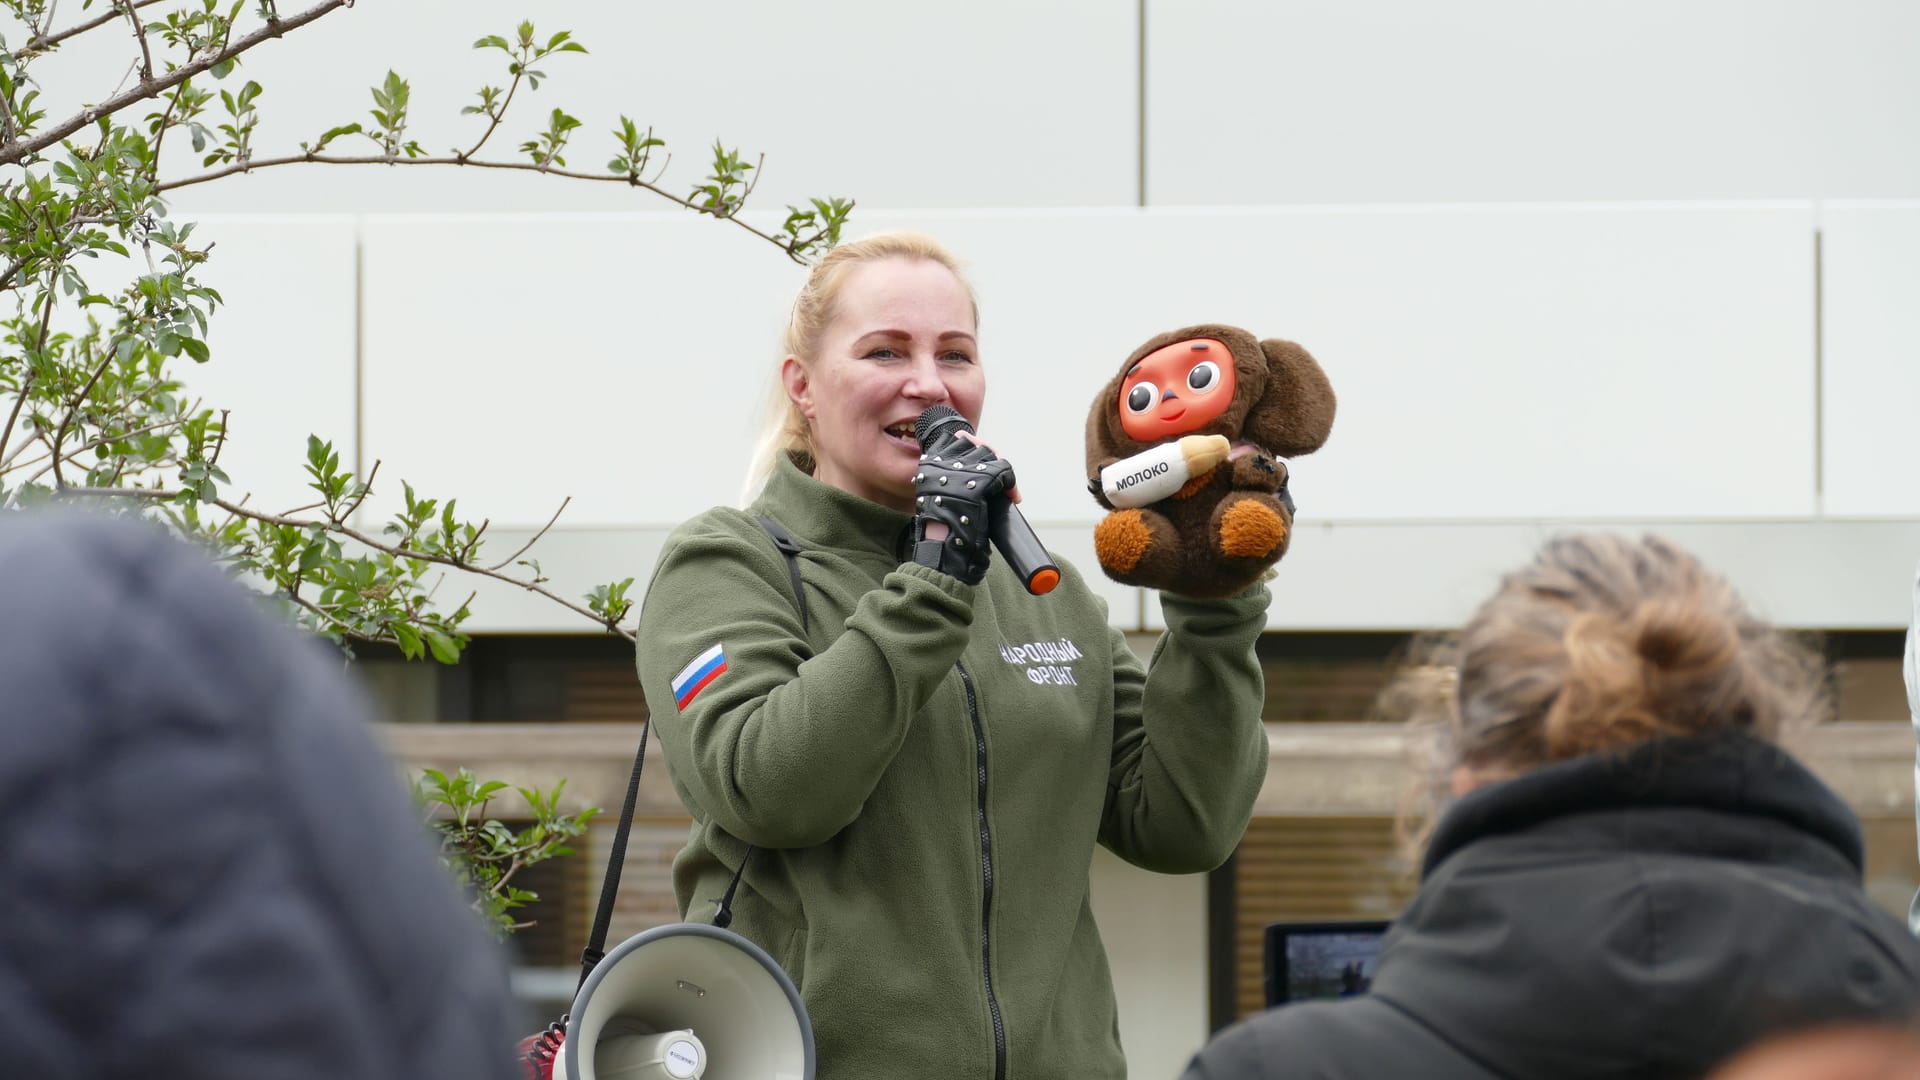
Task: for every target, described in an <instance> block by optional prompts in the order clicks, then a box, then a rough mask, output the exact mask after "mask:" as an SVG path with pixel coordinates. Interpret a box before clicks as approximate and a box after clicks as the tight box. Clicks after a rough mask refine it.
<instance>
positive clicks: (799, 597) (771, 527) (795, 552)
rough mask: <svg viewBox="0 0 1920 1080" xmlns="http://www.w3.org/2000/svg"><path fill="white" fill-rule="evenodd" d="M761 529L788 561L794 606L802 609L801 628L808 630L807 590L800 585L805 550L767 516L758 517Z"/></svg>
mask: <svg viewBox="0 0 1920 1080" xmlns="http://www.w3.org/2000/svg"><path fill="white" fill-rule="evenodd" d="M758 516H759V519H760V527H761V528H763V529H765V530H767V535H768V536H771V537H773V546H774V547H777V548H779V549H780V554H782V555H784V556H786V559H787V576H788V577H789V578H791V579H792V580H793V605H794V606H795V607H797V608H799V609H800V628H801V629H802V630H805V629H807V590H806V589H804V588H802V587H801V585H800V553H801V552H802V551H804V550H806V549H805V548H802V547H801V546H800V542H799V541H797V540H795V539H794V538H793V534H792V533H789V532H788V531H787V530H785V529H783V528H781V527H780V523H779V522H777V521H775V520H773V519H772V518H770V517H768V516H767V515H765V514H760V515H758Z"/></svg>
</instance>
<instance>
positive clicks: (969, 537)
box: [913, 440, 1013, 585]
mask: <svg viewBox="0 0 1920 1080" xmlns="http://www.w3.org/2000/svg"><path fill="white" fill-rule="evenodd" d="M947 449H949V450H958V451H959V453H957V454H956V453H948V454H923V455H921V457H920V469H919V471H918V472H917V473H915V475H914V478H913V490H914V519H913V561H914V562H916V563H919V564H920V565H921V566H926V567H931V568H932V569H935V570H938V571H940V572H941V573H943V574H948V575H950V576H952V577H956V578H959V579H960V580H961V581H964V582H966V583H967V584H969V585H978V584H980V579H981V578H984V577H986V576H987V545H988V541H987V525H988V522H989V519H990V515H992V514H994V513H998V512H1000V508H1001V506H1002V505H1004V504H1005V502H1006V498H1007V491H1008V490H1009V489H1011V488H1012V487H1013V466H1012V465H1009V464H1008V463H1007V462H1006V461H1004V460H1002V459H1000V458H998V457H995V456H994V453H993V451H991V450H989V449H987V448H986V447H984V446H980V445H978V444H976V443H969V442H965V441H960V440H955V441H954V442H953V443H952V444H950V445H949V447H948V448H947ZM934 522H939V523H940V524H943V525H945V526H946V527H947V535H946V538H945V539H942V540H933V539H929V538H928V537H927V526H928V525H930V524H932V523H934Z"/></svg>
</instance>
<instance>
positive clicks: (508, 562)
mask: <svg viewBox="0 0 1920 1080" xmlns="http://www.w3.org/2000/svg"><path fill="white" fill-rule="evenodd" d="M572 501H573V496H571V495H569V496H567V497H566V498H564V499H561V500H560V509H558V510H555V511H554V512H553V516H552V517H550V518H548V519H547V523H546V524H545V525H542V526H540V531H539V532H537V533H534V534H533V539H531V540H529V541H527V542H526V543H524V544H521V545H520V550H519V551H516V552H514V553H513V554H511V555H509V556H507V557H506V558H504V559H502V560H500V561H499V562H497V563H494V564H493V565H492V566H489V567H487V569H488V570H498V569H500V568H501V567H503V566H508V565H511V564H512V562H513V560H515V559H517V558H519V557H520V556H522V555H525V554H526V553H527V549H528V548H531V547H532V546H533V545H535V544H537V543H539V542H540V538H541V537H543V536H545V535H547V530H548V529H551V528H553V523H554V522H556V521H559V520H560V515H561V514H562V513H565V512H566V509H567V504H568V503H570V502H572Z"/></svg>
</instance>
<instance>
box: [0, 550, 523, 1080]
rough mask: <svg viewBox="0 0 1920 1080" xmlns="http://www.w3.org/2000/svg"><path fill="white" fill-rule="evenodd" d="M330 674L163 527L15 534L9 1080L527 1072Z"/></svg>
mask: <svg viewBox="0 0 1920 1080" xmlns="http://www.w3.org/2000/svg"><path fill="white" fill-rule="evenodd" d="M368 719H369V716H368V711H367V707H366V705H365V704H364V703H363V702H362V700H361V699H360V698H359V697H358V696H357V695H356V694H355V693H354V692H353V690H352V688H351V687H350V686H349V685H348V680H347V677H346V676H345V675H344V674H343V673H342V672H341V670H340V663H339V660H338V659H337V658H336V657H333V656H330V655H329V654H328V653H327V652H326V650H324V649H323V648H320V647H318V646H316V645H315V644H314V643H311V642H306V641H302V640H300V639H299V638H298V636H297V635H295V634H294V633H293V632H291V631H290V630H288V629H287V628H285V627H284V626H280V625H276V624H275V622H274V621H273V619H272V618H270V617H269V616H268V615H267V614H265V613H264V612H261V611H259V610H257V609H256V607H255V605H254V604H253V603H252V602H250V601H249V600H248V599H247V598H246V596H245V594H244V593H243V592H242V591H241V590H240V589H239V588H238V587H237V586H236V585H234V584H233V583H232V582H230V581H228V580H227V579H226V578H225V577H224V576H223V575H222V574H221V573H220V572H219V570H217V569H216V568H215V567H213V566H212V565H211V564H210V562H209V561H208V560H207V559H205V558H204V557H202V556H201V555H200V554H199V553H197V552H195V551H193V550H192V549H190V548H188V547H186V546H185V545H183V544H181V543H179V542H177V541H174V540H171V539H168V538H166V537H165V536H163V535H161V534H159V533H158V532H157V531H156V530H153V529H150V528H147V527H144V526H140V525H136V524H133V523H131V522H128V521H124V520H115V519H110V518H106V517H101V516H93V515H63V514H47V515H42V514H37V513H35V514H19V513H14V514H4V515H0V1048H4V1049H0V1061H4V1065H0V1075H6V1076H20V1077H29V1076H32V1077H70V1078H86V1080H94V1078H98V1080H114V1078H119V1077H128V1078H133V1077H139V1078H142V1080H145V1078H150V1077H163V1078H165V1077H179V1078H183V1080H185V1078H192V1080H243V1078H244V1080H307V1078H312V1080H320V1078H327V1080H348V1078H351V1080H384V1078H392V1080H401V1078H403V1077H404V1078H407V1080H419V1078H425V1077H434V1078H437V1077H446V1078H448V1080H454V1078H459V1080H487V1078H499V1080H508V1078H511V1077H516V1076H518V1075H519V1072H518V1069H517V1067H516V1066H515V1064H514V1059H513V1056H512V1035H513V1028H514V1024H515V1019H516V1018H515V1016H514V1014H513V1011H512V1003H511V999H510V998H509V996H508V994H507V990H506V982H505V973H504V966H503V964H502V957H501V955H500V950H499V947H498V946H497V945H496V944H495V943H494V942H492V941H490V940H489V939H488V937H487V936H486V933H485V931H484V930H483V929H482V928H481V926H480V924H479V922H478V920H477V918H476V917H474V916H473V915H471V914H470V913H469V912H468V911H467V910H466V909H465V907H464V905H463V904H462V903H461V901H460V898H459V896H458V894H457V891H456V890H455V888H454V885H453V883H452V881H451V880H450V879H449V878H448V876H447V874H446V872H445V871H444V870H443V869H442V868H441V867H440V865H439V863H438V860H437V859H436V857H435V855H434V852H433V848H432V845H431V844H430V842H429V840H428V838H427V836H426V835H425V831H424V830H423V829H422V828H421V826H420V822H419V819H418V817H417V815H416V814H415V813H414V812H412V810H411V809H410V808H409V806H408V802H407V799H406V796H405V794H404V790H403V786H402V783H401V778H400V776H399V774H398V772H397V770H396V769H395V768H394V766H393V765H392V764H391V763H390V762H389V761H388V760H387V759H386V758H385V757H384V756H383V755H382V754H381V753H380V752H379V750H378V749H377V748H376V747H375V745H374V743H373V739H372V733H371V731H370V730H369V728H368V726H367V721H368Z"/></svg>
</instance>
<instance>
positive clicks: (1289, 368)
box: [1087, 324, 1334, 598]
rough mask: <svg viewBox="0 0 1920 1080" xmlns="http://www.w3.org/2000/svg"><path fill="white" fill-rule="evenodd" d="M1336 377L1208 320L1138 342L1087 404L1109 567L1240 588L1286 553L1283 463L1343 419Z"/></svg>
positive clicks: (1211, 591)
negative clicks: (1337, 408) (1338, 416)
mask: <svg viewBox="0 0 1920 1080" xmlns="http://www.w3.org/2000/svg"><path fill="white" fill-rule="evenodd" d="M1333 411H1334V398H1333V386H1332V385H1331V384H1330V383H1328V381H1327V376H1326V373H1325V372H1323V371H1321V370H1320V365H1319V363H1318V362H1316V361H1315V360H1314V358H1313V357H1312V356H1309V355H1308V354H1307V350H1305V349H1303V348H1301V347H1300V346H1298V345H1295V344H1294V343H1293V342H1291V341H1280V340H1278V339H1272V338H1270V339H1268V340H1266V341H1259V340H1256V339H1255V338H1254V336H1253V335H1252V334H1249V333H1247V332H1246V331H1245V330H1240V329H1237V328H1235V327H1231V326H1219V325H1210V324H1203V325H1200V326H1189V327H1185V328H1184V329H1180V330H1174V331H1171V332H1169V333H1165V334H1161V335H1159V336H1158V337H1156V338H1154V339H1153V340H1151V341H1149V342H1147V343H1146V344H1145V345H1142V346H1140V347H1139V348H1138V349H1135V350H1134V351H1133V355H1132V356H1129V357H1127V362H1126V363H1124V364H1122V365H1120V374H1118V375H1116V376H1114V378H1113V380H1112V381H1111V382H1109V383H1107V385H1106V386H1104V387H1102V388H1101V390H1100V393H1099V394H1098V395H1097V396H1095V398H1094V399H1093V408H1092V410H1091V411H1090V412H1089V413H1088V415H1087V477H1088V482H1087V487H1088V489H1089V490H1090V491H1092V492H1093V497H1094V498H1095V499H1097V500H1099V502H1100V505H1102V506H1104V507H1106V508H1107V509H1109V510H1111V511H1113V512H1112V513H1110V514H1108V515H1107V516H1106V518H1105V520H1103V521H1101V522H1100V524H1099V525H1097V526H1095V528H1094V533H1093V544H1094V551H1095V553H1096V554H1097V555H1098V556H1099V558H1100V566H1101V568H1102V569H1104V570H1105V571H1106V572H1107V576H1108V577H1111V578H1113V579H1114V580H1115V581H1119V582H1123V583H1125V584H1128V585H1143V586H1146V587H1148V588H1154V589H1164V590H1166V591H1168V592H1173V593H1178V594H1180V595H1183V596H1193V597H1201V598H1213V597H1222V596H1231V595H1233V594H1234V593H1237V592H1239V591H1241V590H1242V589H1245V588H1246V587H1247V586H1248V585H1251V584H1253V582H1254V581H1256V580H1258V579H1259V577H1260V575H1261V574H1263V573H1265V572H1266V570H1267V568H1268V567H1270V566H1272V565H1273V564H1274V563H1276V562H1278V561H1279V560H1280V557H1281V556H1282V555H1285V554H1286V553H1287V544H1288V541H1289V540H1290V539H1291V538H1292V532H1293V499H1292V498H1291V497H1290V496H1289V495H1288V494H1287V466H1286V462H1284V461H1282V460H1280V459H1281V458H1283V457H1295V456H1298V455H1300V454H1308V453H1312V452H1313V451H1315V450H1318V449H1319V448H1320V446H1321V445H1322V444H1324V443H1325V442H1326V441H1327V433H1328V432H1329V431H1330V430H1331V429H1332V428H1333Z"/></svg>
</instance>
